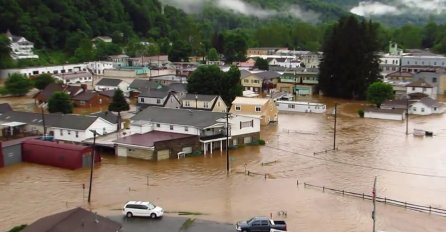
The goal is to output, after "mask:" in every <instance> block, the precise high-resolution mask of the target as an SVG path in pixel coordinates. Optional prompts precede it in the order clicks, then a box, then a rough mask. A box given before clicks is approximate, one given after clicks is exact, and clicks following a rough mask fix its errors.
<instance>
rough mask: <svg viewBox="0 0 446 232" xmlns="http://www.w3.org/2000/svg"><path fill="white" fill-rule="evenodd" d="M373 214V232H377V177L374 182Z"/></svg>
mask: <svg viewBox="0 0 446 232" xmlns="http://www.w3.org/2000/svg"><path fill="white" fill-rule="evenodd" d="M372 195H373V212H372V219H373V230H372V232H375V231H376V230H375V222H376V176H375V181H374V182H373V192H372Z"/></svg>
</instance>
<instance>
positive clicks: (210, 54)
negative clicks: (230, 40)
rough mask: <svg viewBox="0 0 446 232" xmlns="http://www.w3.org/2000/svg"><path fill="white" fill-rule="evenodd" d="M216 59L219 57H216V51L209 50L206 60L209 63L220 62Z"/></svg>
mask: <svg viewBox="0 0 446 232" xmlns="http://www.w3.org/2000/svg"><path fill="white" fill-rule="evenodd" d="M218 57H219V56H218V52H217V49H215V48H211V49H209V52H208V60H209V61H217V60H220V59H219V58H218Z"/></svg>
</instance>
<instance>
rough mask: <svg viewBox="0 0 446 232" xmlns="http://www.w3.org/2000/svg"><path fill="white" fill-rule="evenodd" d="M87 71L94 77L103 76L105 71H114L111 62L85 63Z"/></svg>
mask: <svg viewBox="0 0 446 232" xmlns="http://www.w3.org/2000/svg"><path fill="white" fill-rule="evenodd" d="M86 66H87V69H88V70H90V71H91V72H92V73H94V74H95V75H104V70H105V69H114V66H113V62H111V61H93V62H87V63H86Z"/></svg>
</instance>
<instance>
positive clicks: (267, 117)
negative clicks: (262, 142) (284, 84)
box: [230, 97, 279, 126]
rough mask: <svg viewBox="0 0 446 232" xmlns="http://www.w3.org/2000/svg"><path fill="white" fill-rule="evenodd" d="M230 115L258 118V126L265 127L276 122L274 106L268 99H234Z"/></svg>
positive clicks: (276, 115)
mask: <svg viewBox="0 0 446 232" xmlns="http://www.w3.org/2000/svg"><path fill="white" fill-rule="evenodd" d="M230 112H231V113H235V114H238V115H246V116H254V117H259V118H260V125H262V126H266V125H268V124H269V123H270V122H277V120H278V113H279V111H278V110H277V106H276V104H274V101H273V100H272V99H270V98H249V97H236V98H235V100H234V101H233V102H232V107H231V110H230Z"/></svg>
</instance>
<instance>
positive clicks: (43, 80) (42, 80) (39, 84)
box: [34, 73, 56, 90]
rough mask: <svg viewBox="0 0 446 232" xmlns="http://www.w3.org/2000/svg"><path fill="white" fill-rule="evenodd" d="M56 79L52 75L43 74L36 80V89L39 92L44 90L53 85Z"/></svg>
mask: <svg viewBox="0 0 446 232" xmlns="http://www.w3.org/2000/svg"><path fill="white" fill-rule="evenodd" d="M55 82H56V79H54V78H53V76H51V74H48V73H43V74H40V75H39V76H38V77H37V78H36V79H34V87H36V88H37V89H39V90H42V89H44V88H45V87H47V86H48V85H49V84H51V83H55Z"/></svg>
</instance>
